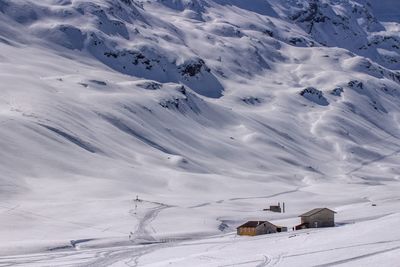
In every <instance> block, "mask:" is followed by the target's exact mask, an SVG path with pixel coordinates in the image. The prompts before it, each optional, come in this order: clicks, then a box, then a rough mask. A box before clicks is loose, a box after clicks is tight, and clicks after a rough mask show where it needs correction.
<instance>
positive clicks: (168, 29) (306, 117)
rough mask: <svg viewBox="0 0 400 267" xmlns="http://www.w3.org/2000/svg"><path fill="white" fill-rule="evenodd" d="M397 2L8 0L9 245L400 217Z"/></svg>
mask: <svg viewBox="0 0 400 267" xmlns="http://www.w3.org/2000/svg"><path fill="white" fill-rule="evenodd" d="M396 5H398V3H397V1H394V0H383V1H379V5H378V4H377V2H376V1H364V0H321V1H312V0H253V1H242V0H149V1H144V0H109V1H100V0H91V1H89V0H43V1H35V0H18V1H14V0H0V69H1V72H0V77H1V78H0V79H1V91H0V125H1V127H0V137H1V138H0V148H1V152H0V156H1V157H0V192H1V194H0V201H1V207H0V208H1V209H2V210H0V217H1V223H0V226H1V228H0V229H1V230H0V236H2V237H4V238H5V239H7V240H8V242H6V243H5V244H2V245H1V247H0V254H2V255H8V254H21V253H25V252H26V253H28V252H29V253H31V252H43V251H45V250H46V249H48V248H49V247H50V248H53V246H54V244H55V243H56V244H64V245H65V243H64V242H66V240H67V241H68V242H69V241H70V240H73V241H74V242H75V241H76V240H81V239H84V240H86V239H90V240H91V239H95V240H97V241H99V242H104V243H106V244H108V245H110V243H112V242H116V244H125V243H124V242H128V241H129V240H128V239H127V237H128V235H129V233H130V232H133V236H134V237H135V238H136V239H140V240H142V241H143V240H145V241H146V242H150V241H151V242H155V241H159V240H164V239H165V238H167V239H168V240H170V239H171V240H174V238H182V237H187V236H190V235H194V236H199V237H205V236H210V235H215V234H220V233H221V231H222V232H223V233H229V231H233V230H234V228H235V227H236V226H237V225H238V224H240V223H241V222H242V221H244V220H246V219H255V218H256V219H258V218H264V216H266V215H265V213H262V212H261V209H262V207H263V205H266V202H275V201H276V202H278V201H282V198H284V200H285V201H286V202H287V204H288V205H289V207H290V208H289V212H288V214H285V215H282V216H283V217H282V216H281V215H274V214H272V215H269V217H268V218H267V219H268V220H278V222H280V223H282V224H289V225H290V224H292V223H294V221H295V220H296V216H297V215H298V214H299V213H300V212H303V211H304V210H305V209H308V208H314V207H315V205H318V206H328V207H331V208H333V209H335V210H337V211H341V212H338V216H339V221H341V222H347V221H351V220H355V221H357V220H360V221H361V220H362V219H361V217H362V218H364V217H366V216H364V215H365V214H368V211H367V210H365V211H363V212H365V213H362V214H361V213H360V214H359V213H355V214H357V215H354V214H353V213H352V212H353V211H354V210H356V209H359V206H357V205H370V204H371V202H379V206H381V205H382V207H381V208H377V209H376V210H375V211H374V212H375V213H373V214H374V215H373V216H376V218H378V217H379V216H383V215H384V214H388V213H389V211H390V213H391V214H394V215H393V216H398V214H399V213H398V212H399V211H398V208H397V209H396V208H395V207H396V204H398V203H397V202H396V201H398V200H396V199H397V198H396V192H397V191H396V190H397V189H398V180H399V178H400V168H399V167H398V153H399V151H400V139H399V138H400V133H399V125H400V115H399V113H400V110H399V106H400V105H399V104H400V91H399V90H400V37H399V36H400V35H399V31H400V24H399V21H396V19H394V18H395V17H396V16H395V14H394V15H393V12H394V13H396V9H395V8H394V7H396ZM393 10H394V11H393ZM136 195H138V196H140V199H143V200H145V201H144V202H141V203H139V207H138V205H137V203H136V206H133V204H132V199H134V198H135V197H136ZM360 203H361V204H360ZM249 207H251V208H249ZM368 207H369V206H368ZM1 212H2V213H1ZM340 216H342V217H340ZM354 216H359V217H356V218H355V217H354ZM21 218H25V219H21ZM26 218H28V219H26ZM374 218H375V217H374ZM379 218H381V217H379ZM394 219H396V218H394ZM394 219H393V218H389V219H388V222H391V221H392V220H394ZM182 221H185V222H187V223H185V224H182V225H181V224H179V223H178V222H182ZM156 222H157V225H156ZM383 223H386V221H385V222H383ZM177 224H178V225H179V229H176V228H174V227H173V226H175V225H177ZM150 225H152V226H153V229H152V230H151V228H150ZM191 225H195V226H196V227H195V229H194V228H191ZM221 229H222V230H221ZM344 229H345V230H346V229H347V228H344ZM345 230H344V231H345ZM388 235H389V234H388ZM383 236H385V235H384V234H382V237H383ZM131 238H132V236H131ZM163 238H164V239H163ZM110 239H111V240H112V242H111V241H109V240H110ZM125 239H127V240H125ZM136 239H134V240H133V241H134V242H136V241H137V240H136ZM104 240H105V241H104ZM115 240H117V241H115ZM97 241H96V242H97ZM74 242H72V244H73V246H72V247H73V248H72V249H74V248H75V245H74V244H75V243H74ZM129 242H130V241H129ZM89 243H90V242H89ZM102 244H103V243H102ZM113 244H114V243H113ZM129 244H131V243H129ZM108 245H107V246H108ZM93 246H97V245H93ZM100 246H103V245H100ZM19 247H23V250H20V249H18V248H19ZM68 249H69V248H67V250H68ZM124 255H125V254H124ZM117 260H119V258H118V259H115V261H117ZM0 262H1V258H0ZM102 264H104V265H105V266H107V264H105V263H102ZM288 264H289V263H288ZM160 266H162V265H160ZM182 266H184V265H182ZM186 266H187V265H186Z"/></svg>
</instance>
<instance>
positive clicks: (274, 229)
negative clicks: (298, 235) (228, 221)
mask: <svg viewBox="0 0 400 267" xmlns="http://www.w3.org/2000/svg"><path fill="white" fill-rule="evenodd" d="M236 229H237V234H238V235H248V236H255V235H264V234H272V233H279V232H286V231H287V228H286V227H282V226H277V225H274V224H272V223H270V222H268V221H248V222H246V223H245V224H242V225H241V226H239V227H238V228H236Z"/></svg>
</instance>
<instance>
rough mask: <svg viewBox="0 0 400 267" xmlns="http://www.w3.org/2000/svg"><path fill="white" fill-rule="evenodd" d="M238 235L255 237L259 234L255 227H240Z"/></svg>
mask: <svg viewBox="0 0 400 267" xmlns="http://www.w3.org/2000/svg"><path fill="white" fill-rule="evenodd" d="M237 234H238V235H248V236H255V235H256V234H257V232H256V228H253V227H240V228H238V229H237Z"/></svg>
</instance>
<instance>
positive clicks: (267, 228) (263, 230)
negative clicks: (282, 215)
mask: <svg viewBox="0 0 400 267" xmlns="http://www.w3.org/2000/svg"><path fill="white" fill-rule="evenodd" d="M276 232H277V229H276V226H275V225H273V224H269V223H264V224H261V225H259V226H257V228H256V234H257V235H265V234H272V233H276Z"/></svg>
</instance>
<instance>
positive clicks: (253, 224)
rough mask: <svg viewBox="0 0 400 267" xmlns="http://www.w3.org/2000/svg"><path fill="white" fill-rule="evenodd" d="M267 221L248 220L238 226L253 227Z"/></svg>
mask: <svg viewBox="0 0 400 267" xmlns="http://www.w3.org/2000/svg"><path fill="white" fill-rule="evenodd" d="M266 222H267V221H248V222H247V223H245V224H242V225H241V226H239V227H238V228H240V227H251V228H255V227H257V226H259V225H261V224H263V223H266Z"/></svg>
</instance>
